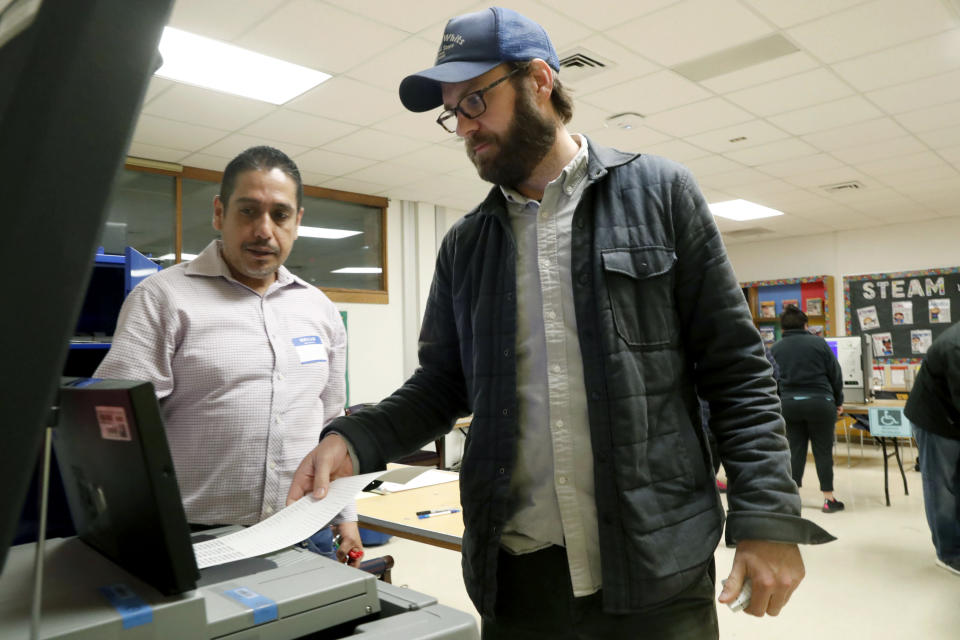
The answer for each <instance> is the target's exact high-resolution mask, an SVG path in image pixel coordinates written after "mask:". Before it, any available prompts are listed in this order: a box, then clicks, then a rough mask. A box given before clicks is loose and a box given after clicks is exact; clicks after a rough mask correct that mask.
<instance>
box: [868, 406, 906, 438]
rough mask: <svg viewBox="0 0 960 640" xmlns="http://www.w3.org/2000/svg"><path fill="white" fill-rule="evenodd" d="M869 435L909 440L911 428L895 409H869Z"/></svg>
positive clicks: (900, 412) (900, 410)
mask: <svg viewBox="0 0 960 640" xmlns="http://www.w3.org/2000/svg"><path fill="white" fill-rule="evenodd" d="M869 414H870V435H873V436H887V437H891V438H909V437H911V436H912V435H913V426H912V425H911V424H910V421H909V420H908V419H907V416H905V415H903V409H900V408H897V407H870V410H869Z"/></svg>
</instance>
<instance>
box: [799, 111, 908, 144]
mask: <svg viewBox="0 0 960 640" xmlns="http://www.w3.org/2000/svg"><path fill="white" fill-rule="evenodd" d="M906 133H907V132H906V131H905V130H904V129H903V127H901V126H900V125H899V124H897V123H896V122H895V121H894V120H892V119H891V118H877V119H876V120H871V121H869V122H860V123H857V124H851V125H847V126H845V127H841V128H838V129H830V130H828V131H821V132H818V133H811V134H808V135H805V136H803V140H805V141H806V142H809V143H810V144H812V145H813V146H815V147H818V148H820V149H822V150H823V151H835V150H837V149H844V148H847V147H857V146H863V145H865V144H869V143H874V142H877V141H880V140H889V139H890V138H899V137H902V136H904V135H905V134H906Z"/></svg>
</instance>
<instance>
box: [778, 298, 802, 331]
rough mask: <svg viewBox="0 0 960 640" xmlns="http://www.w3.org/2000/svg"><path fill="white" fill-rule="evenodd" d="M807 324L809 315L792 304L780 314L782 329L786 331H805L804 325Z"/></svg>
mask: <svg viewBox="0 0 960 640" xmlns="http://www.w3.org/2000/svg"><path fill="white" fill-rule="evenodd" d="M805 324H807V314H805V313H804V312H803V311H800V309H797V308H796V307H795V306H793V305H792V304H791V305H788V306H787V308H786V309H784V310H783V313H781V314H780V328H781V329H783V330H784V331H790V330H792V329H803V325H805Z"/></svg>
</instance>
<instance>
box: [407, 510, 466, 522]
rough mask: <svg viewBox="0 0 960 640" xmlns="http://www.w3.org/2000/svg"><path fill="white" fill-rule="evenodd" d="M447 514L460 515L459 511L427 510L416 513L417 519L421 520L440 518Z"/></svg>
mask: <svg viewBox="0 0 960 640" xmlns="http://www.w3.org/2000/svg"><path fill="white" fill-rule="evenodd" d="M448 513H460V509H454V508H452V507H451V508H450V509H427V510H426V511H417V517H418V518H420V519H421V520H422V519H423V518H432V517H433V516H442V515H446V514H448Z"/></svg>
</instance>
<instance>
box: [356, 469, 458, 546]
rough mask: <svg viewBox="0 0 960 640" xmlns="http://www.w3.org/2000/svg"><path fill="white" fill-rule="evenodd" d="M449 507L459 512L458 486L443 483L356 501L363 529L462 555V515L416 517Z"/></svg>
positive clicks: (453, 483)
mask: <svg viewBox="0 0 960 640" xmlns="http://www.w3.org/2000/svg"><path fill="white" fill-rule="evenodd" d="M446 507H455V508H457V509H459V508H460V483H459V482H444V483H443V484H434V485H430V486H428V487H421V488H419V489H408V490H406V491H397V492H394V493H389V494H386V495H371V496H369V497H364V498H361V499H359V500H357V511H358V515H359V520H360V525H361V526H363V527H365V528H367V529H372V530H374V531H379V532H381V533H386V534H389V535H395V536H399V537H401V538H408V539H410V540H416V541H418V542H425V543H426V544H432V545H434V546H436V547H443V548H444V549H453V550H454V551H460V545H461V541H462V539H463V513H461V512H457V513H448V514H444V515H438V516H434V517H432V518H424V519H421V518H418V517H417V511H424V510H426V509H443V508H446Z"/></svg>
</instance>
